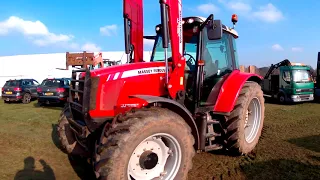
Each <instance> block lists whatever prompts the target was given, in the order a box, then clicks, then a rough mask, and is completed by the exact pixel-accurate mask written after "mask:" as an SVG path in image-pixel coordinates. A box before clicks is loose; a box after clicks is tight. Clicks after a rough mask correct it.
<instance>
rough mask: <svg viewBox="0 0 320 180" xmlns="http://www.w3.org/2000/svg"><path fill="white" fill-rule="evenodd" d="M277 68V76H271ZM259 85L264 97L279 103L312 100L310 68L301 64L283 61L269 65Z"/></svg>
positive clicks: (312, 87) (312, 88) (312, 83)
mask: <svg viewBox="0 0 320 180" xmlns="http://www.w3.org/2000/svg"><path fill="white" fill-rule="evenodd" d="M277 68H279V74H272V73H273V71H274V70H275V69H277ZM261 83H262V84H261V86H262V90H263V93H264V96H265V97H270V98H273V99H277V100H278V101H279V102H280V103H286V102H305V101H313V100H314V95H313V94H314V82H313V80H312V77H311V73H310V67H309V66H306V65H304V64H301V63H291V62H290V61H289V60H288V59H285V60H283V61H281V62H279V63H277V64H271V67H270V69H269V70H268V72H267V73H266V75H265V77H264V79H263V81H262V82H261Z"/></svg>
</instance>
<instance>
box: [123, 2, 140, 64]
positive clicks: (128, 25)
mask: <svg viewBox="0 0 320 180" xmlns="http://www.w3.org/2000/svg"><path fill="white" fill-rule="evenodd" d="M123 18H124V35H125V49H126V54H127V55H128V60H127V62H129V63H130V62H142V61H143V2H142V0H123ZM133 53H134V57H132V54H133Z"/></svg>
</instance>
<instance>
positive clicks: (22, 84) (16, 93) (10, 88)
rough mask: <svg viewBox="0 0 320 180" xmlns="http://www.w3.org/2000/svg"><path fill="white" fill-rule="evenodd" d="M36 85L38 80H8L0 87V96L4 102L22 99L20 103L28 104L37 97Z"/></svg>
mask: <svg viewBox="0 0 320 180" xmlns="http://www.w3.org/2000/svg"><path fill="white" fill-rule="evenodd" d="M38 85H39V83H38V81H36V80H34V79H14V80H8V81H6V83H5V84H4V86H3V87H2V89H1V90H2V95H1V98H2V99H3V100H4V102H5V103H8V102H12V101H22V103H24V104H28V103H30V102H31V101H32V100H33V99H36V98H37V97H38V94H37V87H38Z"/></svg>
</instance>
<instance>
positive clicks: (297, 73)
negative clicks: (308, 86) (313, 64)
mask: <svg viewBox="0 0 320 180" xmlns="http://www.w3.org/2000/svg"><path fill="white" fill-rule="evenodd" d="M292 74H293V81H294V82H310V81H311V76H310V71H307V70H293V71H292Z"/></svg>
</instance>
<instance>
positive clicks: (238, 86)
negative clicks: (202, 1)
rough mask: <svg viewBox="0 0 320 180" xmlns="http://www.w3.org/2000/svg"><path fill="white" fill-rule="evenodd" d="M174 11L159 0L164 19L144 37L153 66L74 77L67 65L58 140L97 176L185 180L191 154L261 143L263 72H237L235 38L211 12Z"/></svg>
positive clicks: (244, 149) (177, 5) (242, 150)
mask: <svg viewBox="0 0 320 180" xmlns="http://www.w3.org/2000/svg"><path fill="white" fill-rule="evenodd" d="M126 1H128V0H126ZM138 1H139V0H135V1H134V2H136V3H137V2H138ZM140 1H141V0H140ZM138 5H139V4H138ZM137 7H138V6H137ZM139 7H140V8H141V9H142V5H141V4H140V6H139ZM181 9H182V7H181V1H174V0H171V1H169V0H166V1H165V0H162V1H160V10H161V24H159V25H157V26H156V36H153V37H146V38H153V39H155V44H154V48H153V53H152V57H151V60H150V62H140V61H133V62H131V63H128V64H123V65H116V66H111V67H106V68H102V69H96V70H91V71H90V70H78V71H81V72H82V75H81V76H80V78H79V79H76V77H75V74H76V72H78V71H73V77H72V86H71V87H70V97H69V106H68V107H66V108H65V109H64V110H63V112H62V113H61V117H60V120H59V127H58V130H59V136H60V140H61V143H62V145H63V147H64V149H65V151H66V152H67V153H68V154H71V155H81V156H84V157H87V158H90V159H91V163H92V165H93V169H94V171H95V173H96V175H97V177H99V178H100V179H112V180H117V179H157V178H160V179H186V178H187V175H188V171H189V170H190V169H191V167H192V158H193V156H194V155H195V152H202V151H205V152H206V151H212V150H218V149H224V150H227V151H228V152H230V153H236V154H239V155H240V154H247V153H250V152H251V151H252V150H253V149H254V148H255V146H256V145H257V143H258V140H259V137H260V135H261V130H262V127H263V121H264V111H265V108H264V98H263V93H262V90H261V87H260V85H259V83H260V81H261V79H262V77H260V76H258V75H255V74H250V73H241V72H240V71H239V70H238V69H239V65H238V59H237V53H236V46H235V39H236V38H238V34H237V33H236V31H235V30H234V28H229V27H227V26H225V25H222V23H221V21H220V20H215V19H214V16H213V15H212V14H211V15H210V16H209V17H208V18H201V17H186V18H182V17H181V16H182V14H181ZM141 13H142V12H140V15H141ZM128 17H129V16H125V17H124V18H125V23H126V24H125V28H127V25H128V19H126V18H128ZM232 21H233V23H234V24H235V23H236V22H237V16H236V15H233V16H232ZM129 24H131V25H132V23H129ZM129 28H130V27H129ZM131 28H132V26H131ZM125 32H126V47H128V48H130V47H132V44H133V43H132V39H131V42H130V41H129V40H128V39H130V33H129V32H130V31H128V29H127V30H126V31H125ZM139 32H141V31H139ZM128 34H129V35H128ZM141 38H142V37H141ZM138 40H139V42H141V41H142V40H141V39H138ZM128 43H132V44H128ZM138 44H139V43H138ZM139 47H140V48H138V49H137V48H136V47H135V50H137V51H138V52H141V46H139ZM135 52H136V51H135ZM136 54H137V53H136ZM138 55H139V54H138ZM130 58H134V57H133V56H131V57H129V59H130ZM136 62H139V63H136ZM76 82H79V84H80V86H79V89H78V90H76V89H74V88H73V86H74V84H75V83H76ZM75 92H77V93H79V96H78V98H75Z"/></svg>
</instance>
